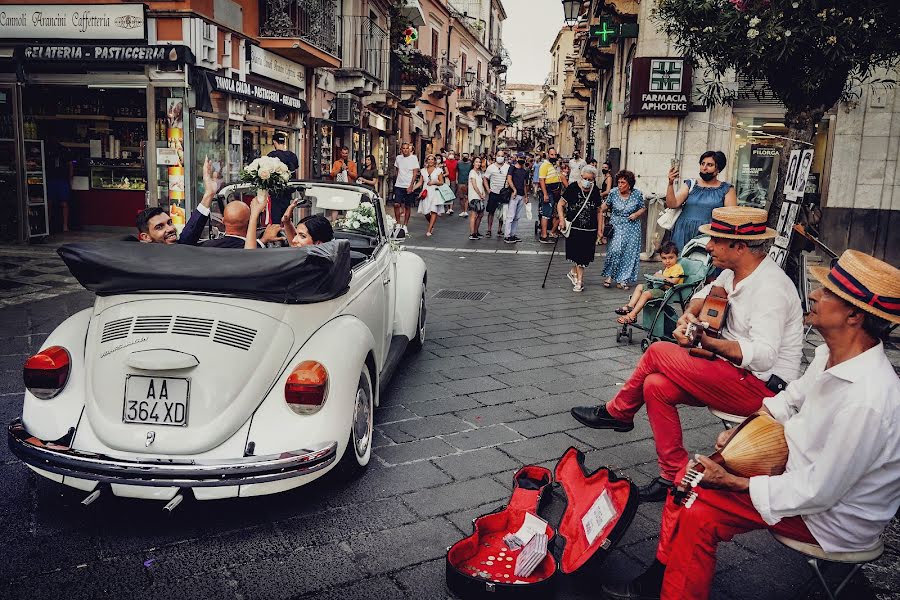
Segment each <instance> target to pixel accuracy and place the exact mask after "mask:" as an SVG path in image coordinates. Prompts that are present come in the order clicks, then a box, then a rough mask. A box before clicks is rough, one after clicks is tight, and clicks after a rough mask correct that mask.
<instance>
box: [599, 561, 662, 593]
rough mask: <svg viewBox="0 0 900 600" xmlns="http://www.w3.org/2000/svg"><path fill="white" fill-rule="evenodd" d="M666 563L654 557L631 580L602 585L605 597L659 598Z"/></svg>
mask: <svg viewBox="0 0 900 600" xmlns="http://www.w3.org/2000/svg"><path fill="white" fill-rule="evenodd" d="M665 574H666V565H664V564H662V563H661V562H659V561H658V560H656V559H654V560H653V563H652V564H651V565H650V567H649V568H648V569H647V570H646V571H644V572H643V573H642V574H640V575H638V576H637V578H635V579H634V580H633V581H629V582H628V583H615V584H608V585H604V586H602V588H601V589H602V590H603V593H604V594H605V595H606V597H607V598H614V599H615V600H659V595H660V593H661V592H662V582H663V577H664V576H665Z"/></svg>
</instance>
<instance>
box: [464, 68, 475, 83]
mask: <svg viewBox="0 0 900 600" xmlns="http://www.w3.org/2000/svg"><path fill="white" fill-rule="evenodd" d="M463 77H464V78H465V81H466V86H470V85H472V82H473V81H475V71H474V70H472V69H466V72H465V74H464V75H463Z"/></svg>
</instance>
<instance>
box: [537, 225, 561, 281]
mask: <svg viewBox="0 0 900 600" xmlns="http://www.w3.org/2000/svg"><path fill="white" fill-rule="evenodd" d="M559 237H560V234H559V233H557V234H556V241H555V242H553V252H551V253H550V261H549V262H548V263H547V272H546V273H544V283H542V284H541V289H544V286H546V285H547V275H549V274H550V265H551V264H553V255H554V254H556V245H557V244H558V243H559Z"/></svg>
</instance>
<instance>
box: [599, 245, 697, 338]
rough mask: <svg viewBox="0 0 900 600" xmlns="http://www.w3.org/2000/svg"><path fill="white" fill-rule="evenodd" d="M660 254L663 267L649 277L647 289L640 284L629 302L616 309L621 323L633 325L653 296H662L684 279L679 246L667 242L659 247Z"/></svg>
mask: <svg viewBox="0 0 900 600" xmlns="http://www.w3.org/2000/svg"><path fill="white" fill-rule="evenodd" d="M659 256H660V258H661V259H662V263H663V268H662V269H660V270H659V271H657V272H656V273H654V274H653V277H652V278H647V289H646V290H645V289H644V286H643V285H641V284H638V285H637V286H636V287H635V288H634V293H633V294H632V295H631V300H630V301H629V302H628V304H626V305H625V306H623V307H622V308H617V309H616V314H617V315H622V316H620V317H619V318H618V319H616V321H617V322H618V323H619V324H620V325H626V324H627V325H631V324H632V323H634V322H635V321H637V317H638V315H639V314H640V313H641V310H642V309H643V308H644V305H645V304H647V302H649V301H650V300H652V299H653V298H662V297H663V296H665V295H666V291H667V290H669V289H670V288H671V287H672V286H673V285H678V284H679V283H681V282H683V281H684V268H682V266H681V265H680V264H678V247H677V246H676V245H675V244H673V243H672V242H665V243H664V244H663V245H662V246H661V247H660V249H659Z"/></svg>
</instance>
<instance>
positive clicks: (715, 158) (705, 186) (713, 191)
mask: <svg viewBox="0 0 900 600" xmlns="http://www.w3.org/2000/svg"><path fill="white" fill-rule="evenodd" d="M725 164H726V160H725V154H724V153H722V152H718V151H716V152H713V151H711V150H709V151H706V152H704V153H703V154H701V155H700V177H699V178H698V179H696V180H693V179H687V180H685V184H686V185H684V186H682V187H681V189H680V190H678V191H677V192H676V191H675V188H674V187H673V184H674V183H675V180H676V179H678V168H677V167H672V168H671V169H669V186H668V188H666V207H667V208H678V207H681V215H679V217H678V220H677V221H676V222H675V226H674V227H672V238H671V239H672V242H674V243H675V245H676V246H677V247H678V250H679V251H681V249H682V248H684V245H685V244H686V243H687V242H688V241H689V240H690V239H691V238H693V237H695V236H697V235H698V234H699V231H698V228H699V227H700V226H701V225H704V224H706V223H709V222H710V221H711V220H712V211H713V209H714V208H719V207H721V206H737V193H736V192H735V190H734V187H733V186H732V185H731V184H730V183H728V182H726V181H719V178H718V177H719V173H720V172H721V171H722V169H724V168H725Z"/></svg>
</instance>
